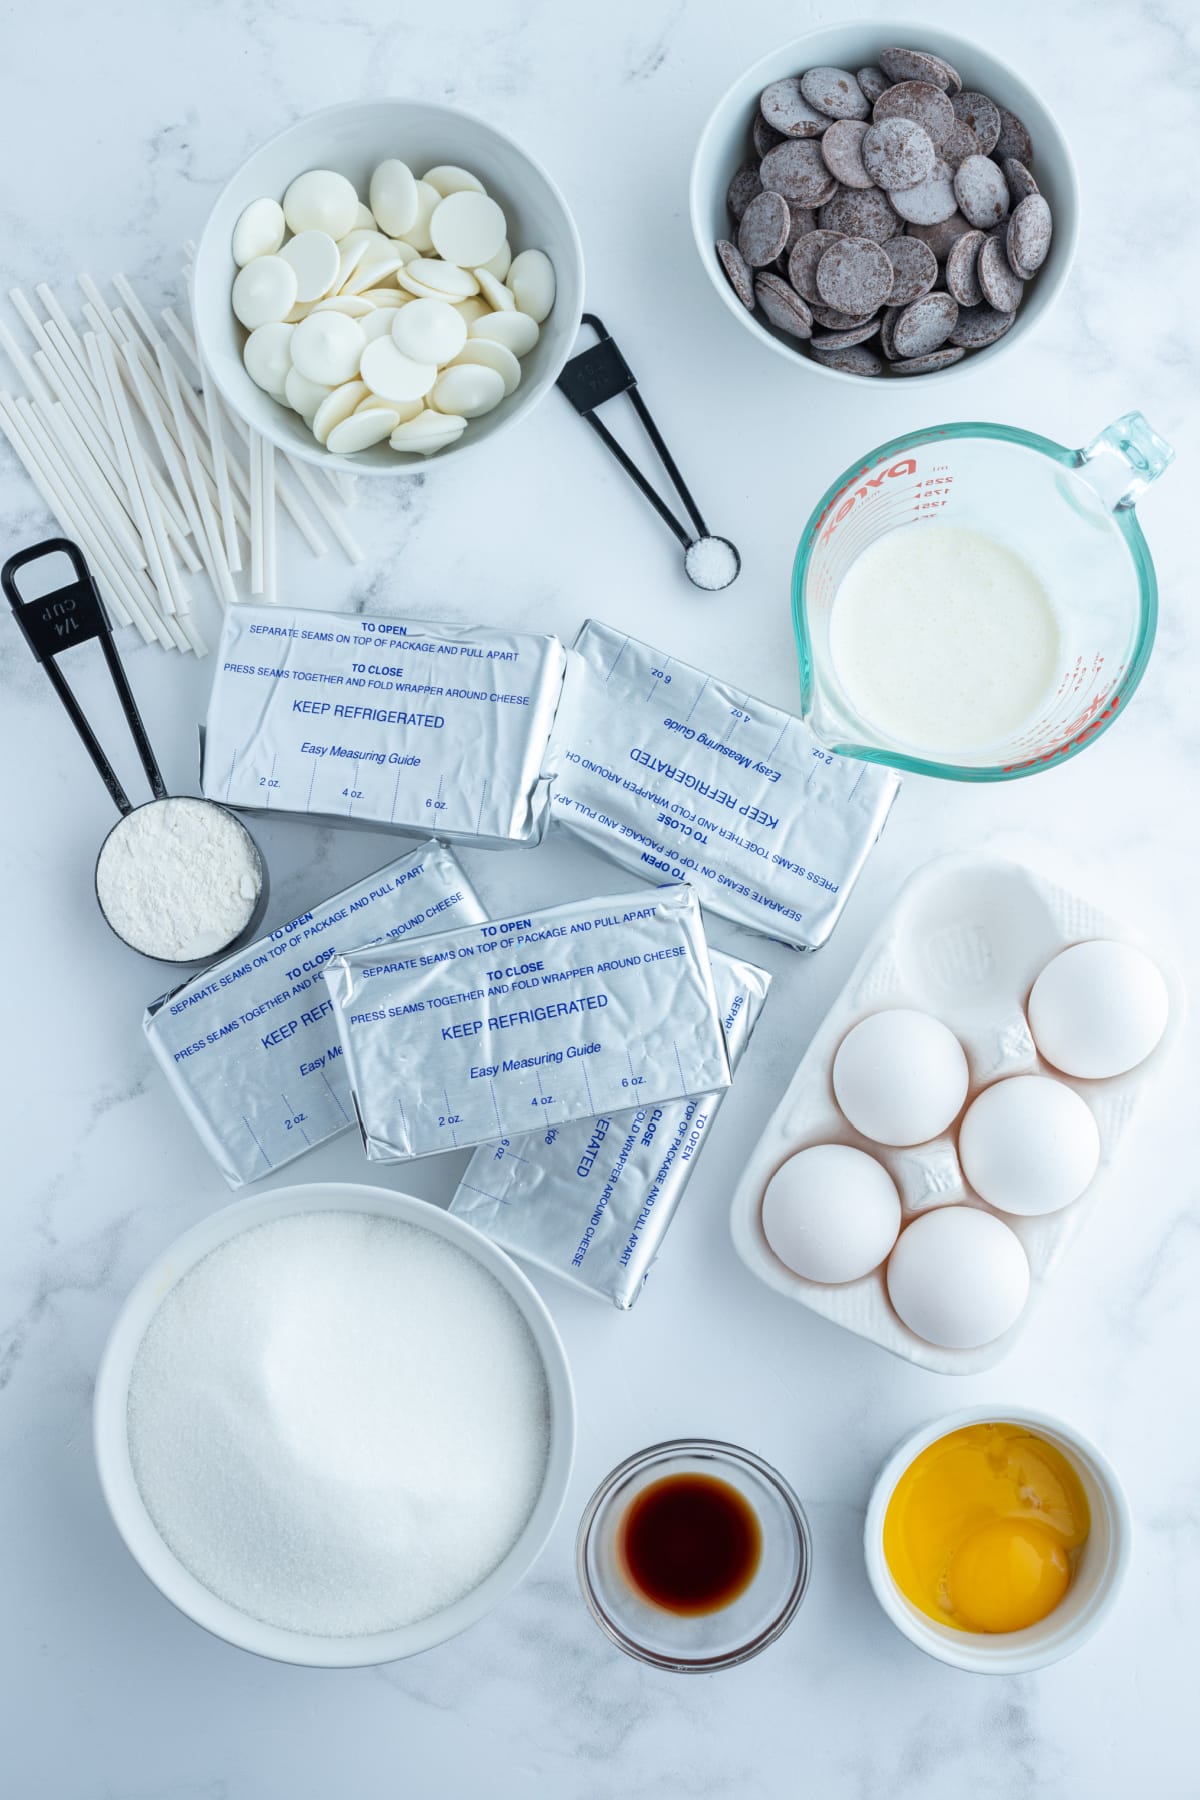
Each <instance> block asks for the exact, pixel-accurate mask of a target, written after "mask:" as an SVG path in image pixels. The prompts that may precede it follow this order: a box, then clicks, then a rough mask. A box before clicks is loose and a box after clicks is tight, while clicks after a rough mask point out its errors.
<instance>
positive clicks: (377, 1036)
mask: <svg viewBox="0 0 1200 1800" xmlns="http://www.w3.org/2000/svg"><path fill="white" fill-rule="evenodd" d="M323 973H324V978H325V983H326V986H327V988H328V990H329V994H330V997H331V999H332V1001H333V1005H334V1017H335V1019H336V1021H337V1028H338V1033H339V1036H340V1038H341V1043H342V1047H343V1049H344V1051H345V1055H346V1067H347V1070H348V1073H349V1077H350V1087H351V1091H352V1093H353V1096H354V1105H355V1108H356V1110H357V1112H358V1119H359V1124H360V1126H361V1128H362V1134H363V1142H364V1144H365V1147H366V1152H367V1156H368V1157H369V1158H370V1159H371V1161H373V1162H401V1161H405V1160H407V1159H408V1158H410V1157H414V1156H428V1155H430V1154H431V1153H433V1152H436V1151H439V1150H455V1149H462V1148H464V1147H465V1146H467V1145H471V1144H480V1143H487V1142H490V1141H494V1140H495V1139H497V1138H502V1137H511V1136H513V1135H514V1133H517V1132H521V1131H527V1130H529V1129H530V1126H531V1124H533V1123H534V1122H537V1124H539V1125H540V1126H543V1127H544V1126H549V1125H554V1124H562V1123H565V1122H566V1121H568V1120H571V1119H584V1118H593V1117H595V1115H596V1114H597V1113H604V1112H609V1111H615V1110H619V1109H622V1108H625V1107H628V1106H630V1105H643V1104H644V1105H647V1106H652V1105H656V1104H658V1103H659V1102H660V1101H663V1100H676V1099H678V1098H680V1097H681V1096H683V1095H688V1094H709V1093H713V1092H716V1091H717V1090H719V1089H721V1088H726V1087H728V1086H729V1080H730V1075H729V1062H728V1058H727V1056H726V1051H725V1039H724V1035H723V1033H722V1030H721V1020H720V1015H719V1013H718V1009H717V997H716V991H715V988H714V986H713V976H712V968H711V965H710V963H709V956H708V946H707V944H706V943H705V938H704V928H703V925H702V923H701V919H700V907H699V904H698V902H697V900H696V896H695V894H694V893H693V892H692V890H691V889H690V888H688V887H679V886H671V887H660V888H643V889H641V890H640V891H639V892H638V893H634V894H606V895H603V896H602V897H600V898H599V899H595V900H584V901H573V902H571V903H570V904H569V905H566V906H555V907H550V908H548V909H546V910H544V911H541V912H536V913H529V914H526V915H524V916H522V917H519V918H515V919H509V920H493V921H491V922H489V923H488V924H486V925H473V926H469V927H467V928H465V929H462V930H456V931H446V932H440V933H438V935H437V936H436V937H432V938H429V939H428V940H427V941H425V942H424V943H422V944H419V945H416V944H414V945H413V946H412V947H411V948H408V947H405V948H404V949H403V950H401V951H398V950H397V948H396V946H395V945H386V944H385V945H375V946H368V947H366V948H365V949H360V950H351V951H347V952H345V953H344V954H343V955H340V956H335V957H331V958H330V960H329V962H328V963H327V964H326V966H325V969H324V971H323Z"/></svg>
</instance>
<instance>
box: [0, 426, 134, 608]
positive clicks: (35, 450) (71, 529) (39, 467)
mask: <svg viewBox="0 0 1200 1800" xmlns="http://www.w3.org/2000/svg"><path fill="white" fill-rule="evenodd" d="M0 430H2V431H3V432H4V435H5V437H6V438H7V439H8V442H9V443H10V444H11V445H12V448H13V451H14V452H15V454H16V457H17V461H18V462H19V463H20V464H21V466H22V468H23V469H24V470H25V473H26V474H27V475H28V476H29V479H30V480H31V481H32V482H33V485H34V487H35V488H36V489H37V491H38V495H39V497H40V498H41V501H42V504H43V506H45V507H46V508H47V510H48V511H49V512H50V513H51V514H52V515H53V516H54V518H55V519H57V521H58V524H59V528H60V529H61V530H62V531H64V532H66V534H67V535H68V536H69V537H78V538H80V539H82V538H83V536H84V534H85V533H86V534H87V537H88V540H89V544H90V543H92V542H93V534H92V529H91V526H90V524H89V523H88V521H87V519H86V517H85V515H84V513H83V512H82V510H81V509H80V508H79V505H78V501H77V499H76V497H75V496H74V494H73V493H72V492H71V491H70V490H69V489H68V488H67V487H66V485H65V484H64V482H63V480H62V475H61V471H60V470H59V468H58V467H57V465H56V463H55V461H54V459H53V458H51V457H47V456H46V454H45V453H44V451H43V450H42V448H41V446H40V445H39V444H38V442H37V440H36V438H35V436H34V434H33V432H32V431H30V430H29V428H28V425H27V424H26V422H25V421H24V420H23V419H22V417H21V415H20V413H19V412H18V410H17V401H16V399H15V398H14V396H13V395H12V394H0ZM97 562H99V558H98V557H97ZM126 585H127V584H126V582H125V580H124V579H123V576H122V572H121V571H120V570H119V569H118V568H115V567H114V572H113V574H112V575H111V576H110V574H109V571H108V569H107V568H106V569H105V572H104V582H103V586H104V589H105V598H106V601H107V604H108V609H109V611H110V613H111V614H112V617H113V619H114V621H115V622H116V623H117V624H118V625H131V624H132V623H133V622H134V619H135V618H136V616H137V614H136V603H134V602H132V601H131V597H130V596H129V595H128V594H127V593H126ZM139 630H141V634H142V636H143V638H145V640H146V642H147V643H149V642H151V641H152V640H153V638H154V632H153V630H151V629H150V628H149V627H148V625H142V624H140V625H139Z"/></svg>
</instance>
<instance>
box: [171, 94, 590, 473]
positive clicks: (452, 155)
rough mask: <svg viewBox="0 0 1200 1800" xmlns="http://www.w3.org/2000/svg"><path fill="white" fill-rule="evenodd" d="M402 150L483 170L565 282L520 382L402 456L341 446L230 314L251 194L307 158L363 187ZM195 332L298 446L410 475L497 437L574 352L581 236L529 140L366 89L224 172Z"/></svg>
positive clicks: (235, 390) (236, 390)
mask: <svg viewBox="0 0 1200 1800" xmlns="http://www.w3.org/2000/svg"><path fill="white" fill-rule="evenodd" d="M389 156H397V157H400V158H401V159H402V160H403V161H404V162H407V163H409V164H410V165H411V167H412V168H413V169H414V170H415V171H416V172H417V173H418V174H420V173H422V172H423V171H424V170H426V169H430V168H433V167H434V166H435V165H436V164H437V163H458V164H461V165H462V166H463V167H465V168H468V169H470V170H472V171H473V172H474V173H475V174H477V175H478V176H479V179H480V180H481V181H482V182H483V184H484V186H485V187H486V188H487V190H488V192H489V193H490V194H491V195H492V197H493V198H494V199H495V200H497V201H499V203H500V205H501V206H502V207H503V208H504V211H505V213H506V214H507V217H508V225H509V241H510V242H511V244H512V247H513V251H514V253H516V252H517V251H519V250H544V251H545V252H546V254H547V256H548V257H549V258H550V260H551V262H552V263H553V264H554V272H555V276H556V278H557V284H558V290H557V295H556V298H555V302H554V310H553V311H552V312H551V314H550V316H549V318H547V319H546V321H545V323H544V324H543V326H542V328H541V336H540V337H539V339H538V341H537V343H536V344H535V345H534V347H533V349H532V350H531V351H530V352H529V355H528V356H525V357H522V359H521V385H520V387H519V388H518V389H517V391H516V393H515V394H512V395H510V396H509V397H508V398H507V399H506V400H502V401H501V402H500V404H499V406H497V407H495V408H494V409H493V411H491V412H490V413H485V414H484V415H483V417H482V418H479V419H472V420H471V422H470V424H469V425H468V427H467V429H466V431H465V432H464V433H463V435H462V437H461V438H459V440H458V442H457V443H456V444H452V445H450V446H449V447H448V448H447V449H445V450H440V451H438V453H437V455H436V456H432V457H426V456H413V455H408V456H401V455H397V453H396V451H394V450H391V449H389V447H388V445H387V444H386V443H385V444H382V445H376V446H375V447H374V448H373V449H371V450H363V451H360V452H359V454H358V455H356V456H340V457H339V456H334V455H332V454H331V452H329V451H328V450H326V449H325V448H324V446H323V445H321V444H319V443H318V442H317V440H316V438H314V436H313V435H312V432H311V431H310V430H309V429H308V427H307V425H305V423H304V420H303V419H301V418H300V417H299V416H298V415H297V414H296V413H294V412H292V411H290V410H289V408H287V407H286V406H281V405H280V404H279V402H278V401H276V400H272V398H271V396H270V395H269V394H265V393H264V392H263V390H262V389H261V388H260V387H256V386H255V384H254V382H252V381H251V379H250V377H249V375H247V373H246V370H245V368H244V366H243V364H242V345H243V344H244V342H245V338H246V333H245V330H244V329H243V327H242V326H241V325H240V324H239V323H238V321H237V319H236V318H235V317H234V314H233V307H232V304H231V301H230V293H231V290H232V287H233V278H234V276H235V275H236V274H237V269H236V268H235V266H234V261H233V252H232V249H231V247H230V246H231V241H232V237H233V228H234V226H235V224H236V223H237V220H238V218H239V216H240V214H241V212H242V209H243V208H244V207H246V206H248V205H249V203H250V201H251V200H258V199H261V198H262V197H263V196H264V195H266V196H269V197H270V198H272V199H276V200H282V198H283V195H284V192H285V190H286V189H287V187H288V184H289V183H290V182H291V181H292V180H294V179H295V177H296V176H297V175H301V174H303V173H304V171H305V170H306V169H336V170H337V171H338V172H339V173H340V174H342V175H346V176H348V177H349V179H350V180H351V181H352V182H353V183H354V185H355V187H356V188H357V189H358V191H359V194H360V195H361V196H363V197H364V198H365V196H366V192H367V185H368V182H369V180H370V176H371V171H372V170H373V169H374V168H375V167H376V165H377V164H378V163H380V162H382V161H383V160H384V159H385V157H389ZM192 309H193V315H194V318H195V325H196V337H197V340H198V342H199V345H200V349H201V352H202V354H203V356H204V359H205V361H206V363H207V364H208V367H209V368H210V370H211V371H212V374H213V377H214V378H215V380H216V383H217V386H218V387H219V388H220V390H221V393H222V394H223V395H224V397H225V399H226V400H227V401H228V402H229V404H230V406H231V407H232V408H233V410H234V412H236V413H237V415H238V417H239V418H240V419H242V420H244V421H245V423H246V424H247V425H252V426H253V427H254V429H255V430H256V431H259V432H261V433H262V435H263V436H264V437H265V438H269V439H270V441H271V442H272V443H273V444H274V445H275V446H276V447H277V448H278V449H280V450H286V451H287V453H288V455H289V456H300V457H303V458H304V459H305V461H307V462H315V463H319V464H320V465H321V467H322V468H326V469H345V470H348V471H350V472H352V473H354V474H360V475H364V474H365V475H411V474H414V473H417V472H419V471H421V470H424V469H426V468H428V467H429V466H430V464H432V463H445V462H448V461H450V460H451V459H452V458H454V459H457V458H458V457H461V456H464V455H466V454H467V453H468V452H469V451H471V450H474V449H477V448H478V447H479V446H481V445H483V444H487V443H490V442H491V441H492V439H494V438H495V437H497V436H498V435H499V433H501V432H502V431H507V430H508V428H509V426H510V425H515V424H516V422H517V420H518V419H520V418H523V417H524V416H525V414H526V413H528V412H529V411H530V410H531V409H532V408H533V407H534V406H536V405H537V402H538V401H539V400H540V399H541V398H542V395H543V394H545V393H546V391H547V390H548V389H549V388H551V387H553V385H554V383H555V381H556V380H557V379H558V376H559V374H560V373H561V371H562V366H563V364H564V363H565V362H566V360H567V357H568V356H569V355H570V353H571V349H572V347H573V345H574V342H575V336H576V333H577V332H578V330H579V320H580V315H581V314H582V312H583V248H582V246H581V244H580V242H579V233H578V231H577V230H576V229H575V221H574V219H572V217H571V214H570V212H569V211H568V209H567V203H566V201H565V200H564V199H563V197H562V195H561V194H560V193H559V191H558V189H557V187H555V185H554V183H553V181H551V179H550V177H549V175H547V173H546V171H545V170H544V169H543V168H542V166H541V164H540V163H538V162H536V161H535V160H534V158H533V157H532V156H530V155H529V153H528V151H526V150H522V149H521V147H520V145H519V144H515V143H514V142H513V140H512V139H511V138H510V137H506V136H505V134H504V133H503V132H502V131H497V130H496V128H495V126H494V125H488V124H485V122H484V121H483V120H482V119H476V118H473V117H472V116H471V114H470V113H464V112H459V111H458V110H457V108H455V107H452V106H438V105H436V104H435V103H434V102H432V101H426V100H363V101H355V102H352V103H350V104H349V105H346V106H330V107H326V109H325V110H324V111H323V112H318V113H312V114H310V115H309V117H308V118H306V119H299V120H298V121H297V122H296V124H294V125H289V126H288V128H287V130H286V131H281V132H280V133H279V135H278V137H274V138H272V139H271V140H270V142H269V143H267V144H264V145H263V146H262V148H261V149H260V150H256V151H255V152H254V154H253V155H252V156H250V157H248V158H247V160H246V161H245V162H244V163H243V164H242V166H241V168H240V169H239V170H238V171H237V173H236V174H235V175H234V176H233V177H232V178H231V179H230V180H229V181H228V182H227V183H226V185H225V188H224V190H223V191H222V193H221V195H220V197H219V199H218V200H217V202H216V205H215V206H214V207H213V209H212V212H211V213H210V214H209V216H208V223H207V224H206V225H205V227H204V235H203V236H202V237H201V239H200V246H199V249H198V251H197V253H196V268H195V274H194V276H193V281H192Z"/></svg>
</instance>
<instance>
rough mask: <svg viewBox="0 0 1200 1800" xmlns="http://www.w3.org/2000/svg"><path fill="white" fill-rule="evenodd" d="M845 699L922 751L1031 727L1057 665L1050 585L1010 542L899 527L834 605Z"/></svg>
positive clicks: (859, 562) (859, 566) (868, 554)
mask: <svg viewBox="0 0 1200 1800" xmlns="http://www.w3.org/2000/svg"><path fill="white" fill-rule="evenodd" d="M829 644H830V652H831V654H832V657H833V664H834V668H835V669H836V671H837V676H838V679H839V681H840V682H841V685H842V687H843V689H844V690H845V693H846V697H847V699H848V700H849V702H850V704H851V706H852V707H854V709H855V710H856V711H857V712H858V713H860V714H861V715H862V717H863V718H864V719H865V720H867V721H868V722H869V723H870V724H872V725H874V726H875V727H876V728H877V729H878V730H879V731H880V732H882V733H884V734H886V735H887V736H888V737H891V738H893V739H894V740H896V741H897V742H898V743H900V744H904V745H907V746H910V747H911V748H912V749H913V750H914V751H918V752H931V751H932V752H939V751H940V752H943V753H952V752H961V751H965V750H976V749H982V748H983V747H985V746H986V745H988V744H992V743H997V742H1002V741H1006V740H1010V739H1012V738H1014V737H1016V736H1018V735H1019V734H1020V732H1021V731H1022V729H1023V728H1025V727H1027V726H1030V725H1032V724H1034V722H1035V721H1036V720H1037V718H1038V717H1039V715H1040V713H1041V712H1042V710H1043V709H1044V708H1045V706H1046V704H1047V703H1048V702H1049V700H1050V699H1051V697H1052V695H1053V693H1054V689H1055V685H1056V678H1057V675H1058V669H1059V629H1058V621H1057V619H1056V617H1055V612H1054V606H1053V603H1052V602H1051V599H1050V596H1049V594H1048V593H1047V591H1046V589H1045V587H1044V586H1043V585H1042V583H1041V581H1040V580H1039V579H1038V577H1037V575H1036V574H1035V573H1034V571H1033V570H1032V569H1031V568H1030V566H1029V564H1028V563H1027V562H1025V561H1024V559H1023V558H1022V557H1020V556H1018V555H1017V553H1016V552H1015V551H1013V550H1010V549H1009V548H1008V547H1007V545H1005V544H1002V543H1000V542H998V540H997V539H995V538H993V537H988V536H987V535H986V534H985V533H984V532H981V531H971V530H968V529H966V528H964V527H962V526H956V525H933V524H928V525H926V524H922V525H920V526H918V527H917V528H915V529H914V528H913V527H912V526H902V527H900V529H898V530H896V531H889V532H888V533H887V534H886V535H885V536H883V537H881V538H879V539H877V540H876V542H875V543H873V544H871V545H869V546H868V548H867V549H866V550H864V551H863V553H862V555H861V556H859V557H858V558H857V559H856V561H855V562H854V563H852V564H851V566H850V568H849V570H848V571H847V573H846V575H845V576H844V578H843V580H842V582H841V585H840V586H839V588H838V590H837V594H836V596H835V598H834V603H833V611H832V615H831V618H830V626H829Z"/></svg>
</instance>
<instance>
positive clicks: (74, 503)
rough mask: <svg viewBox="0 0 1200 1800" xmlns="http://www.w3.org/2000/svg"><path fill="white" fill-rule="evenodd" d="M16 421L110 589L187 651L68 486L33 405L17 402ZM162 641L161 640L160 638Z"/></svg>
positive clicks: (79, 494) (144, 584)
mask: <svg viewBox="0 0 1200 1800" xmlns="http://www.w3.org/2000/svg"><path fill="white" fill-rule="evenodd" d="M16 412H17V417H18V419H19V420H20V423H21V424H22V426H23V427H24V429H25V432H26V434H27V437H28V439H29V440H30V442H31V443H32V444H33V445H34V446H35V447H36V449H37V451H38V452H39V453H40V455H41V458H42V464H43V467H44V468H46V469H48V470H49V473H50V475H51V478H52V480H53V481H54V482H56V483H57V485H58V486H59V487H61V489H62V491H63V493H64V496H65V499H66V502H67V504H68V506H69V507H70V508H71V509H72V510H73V511H74V513H75V517H76V520H77V522H78V524H79V526H80V529H81V530H83V531H84V532H86V533H87V542H88V545H89V546H90V550H91V553H92V554H93V555H94V556H95V557H96V558H97V565H98V566H99V567H101V568H103V569H104V570H105V572H106V574H107V577H108V580H109V582H110V585H115V586H116V587H117V588H118V589H119V591H120V593H121V596H122V600H123V602H124V605H125V610H126V611H127V612H128V613H129V614H130V615H131V616H132V618H133V619H134V621H135V622H136V621H137V620H138V619H140V618H143V617H144V618H145V620H146V623H147V624H148V625H149V626H150V628H151V630H152V631H153V632H154V635H155V636H160V634H159V631H158V625H159V624H160V623H161V625H162V629H163V630H164V631H165V632H166V634H167V636H168V638H169V639H170V641H171V643H173V644H174V646H175V648H176V649H177V650H180V649H183V648H184V641H183V638H182V635H181V634H180V632H179V631H178V630H177V629H176V628H175V622H174V620H172V619H167V618H163V619H161V620H158V619H157V618H156V614H157V612H158V608H157V606H156V605H155V594H154V590H153V588H152V587H151V586H150V583H149V582H148V581H147V580H146V578H145V576H143V575H141V574H139V573H138V572H137V571H136V570H133V569H131V568H130V567H129V565H128V564H127V563H125V562H123V561H122V558H121V553H120V550H119V549H117V548H116V546H115V545H114V543H113V540H112V538H111V536H110V534H109V533H108V531H107V530H106V528H105V525H104V521H103V519H102V518H101V517H100V515H99V514H98V513H97V512H96V509H95V508H94V507H93V506H92V505H91V504H90V502H89V500H88V497H87V495H86V494H85V493H84V492H83V491H82V490H81V489H80V488H79V487H77V486H73V485H68V478H67V477H66V476H65V474H64V473H63V472H62V470H61V468H60V466H59V465H58V463H57V462H56V446H55V443H54V440H53V438H52V437H51V436H50V433H49V431H48V430H47V428H46V424H45V421H44V420H43V419H41V418H39V417H38V415H37V413H36V411H35V409H34V406H33V404H32V402H30V401H28V400H18V401H17V403H16ZM160 641H161V638H160Z"/></svg>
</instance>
